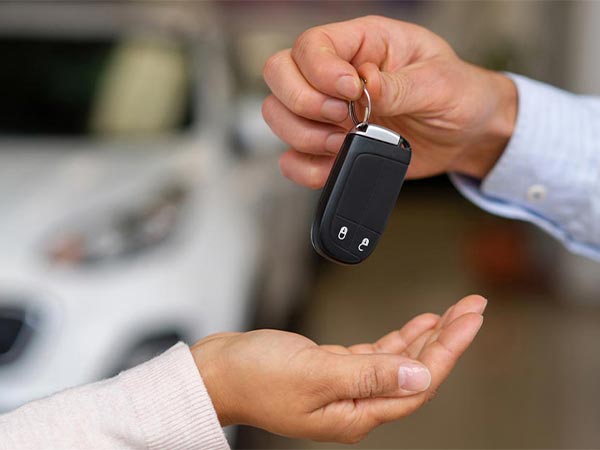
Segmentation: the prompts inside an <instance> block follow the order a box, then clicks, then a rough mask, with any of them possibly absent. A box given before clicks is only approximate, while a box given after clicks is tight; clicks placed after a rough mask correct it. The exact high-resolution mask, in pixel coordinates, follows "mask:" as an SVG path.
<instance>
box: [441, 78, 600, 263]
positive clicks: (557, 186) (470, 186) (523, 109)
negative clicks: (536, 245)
mask: <svg viewBox="0 0 600 450" xmlns="http://www.w3.org/2000/svg"><path fill="white" fill-rule="evenodd" d="M507 76H509V77H510V78H511V79H512V80H513V81H514V82H515V84H516V86H517V90H518V93H519V106H518V113H517V120H516V124H515V130H514V132H513V135H512V137H511V139H510V140H509V143H508V145H507V147H506V148H505V150H504V152H503V154H502V156H501V157H500V159H499V160H498V162H497V163H496V165H495V166H494V168H493V169H492V170H491V171H490V173H489V174H488V176H487V177H486V178H485V179H484V180H483V181H482V182H479V181H477V180H474V179H472V178H469V177H466V176H463V175H460V174H449V175H450V180H451V181H452V183H453V184H454V185H455V187H456V188H457V189H458V190H459V191H460V192H461V193H462V194H463V195H464V196H465V197H467V198H468V199H469V200H471V201H472V202H473V203H475V204H476V205H478V206H479V207H481V208H482V209H485V210H486V211H488V212H491V213H493V214H497V215H501V216H504V217H508V218H512V219H519V220H525V221H528V222H532V223H534V224H535V225H537V226H538V227H540V228H542V229H544V230H545V231H547V232H548V233H550V234H551V235H552V236H554V237H555V238H557V239H559V240H560V241H562V242H563V244H564V245H565V246H566V247H567V248H569V249H570V250H571V251H574V252H576V253H579V254H583V255H585V256H588V257H591V258H594V259H600V245H597V244H596V243H595V241H594V240H593V236H595V235H596V232H595V231H594V230H595V227H596V224H595V223H594V213H593V211H594V207H593V205H591V204H590V203H591V202H592V201H594V200H593V199H592V198H591V197H593V194H591V193H593V192H595V191H596V189H597V187H596V183H597V179H598V173H597V170H598V166H597V164H595V163H594V161H596V160H597V158H598V156H597V152H596V154H594V149H593V148H591V147H590V145H589V143H590V142H595V141H596V139H594V137H593V136H592V133H594V132H595V131H593V130H594V126H593V125H590V119H589V112H588V110H587V109H586V108H584V107H582V99H581V98H579V97H577V96H575V95H573V94H571V93H568V92H565V91H562V90H560V89H557V88H554V87H552V86H549V85H546V84H543V83H540V82H537V81H534V80H530V79H528V78H525V77H522V76H519V75H515V74H507Z"/></svg>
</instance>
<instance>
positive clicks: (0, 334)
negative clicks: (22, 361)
mask: <svg viewBox="0 0 600 450" xmlns="http://www.w3.org/2000/svg"><path fill="white" fill-rule="evenodd" d="M32 332H33V329H32V327H31V325H30V323H29V321H28V312H27V310H25V309H24V308H19V307H0V365H3V364H8V363H11V362H13V361H15V360H16V359H17V358H19V356H21V354H22V353H23V351H24V350H25V348H26V347H27V343H28V342H29V340H30V338H31V336H32Z"/></svg>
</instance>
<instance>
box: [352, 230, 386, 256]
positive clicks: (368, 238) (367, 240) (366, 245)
mask: <svg viewBox="0 0 600 450" xmlns="http://www.w3.org/2000/svg"><path fill="white" fill-rule="evenodd" d="M379 236H380V235H379V234H378V233H375V232H374V231H371V230H369V229H368V228H365V227H361V226H359V227H358V230H357V231H356V232H355V233H354V239H353V240H352V246H351V247H350V251H351V252H352V253H354V254H355V255H358V256H360V258H366V257H367V256H369V255H370V254H371V253H372V252H373V250H374V249H375V246H376V245H377V241H378V240H379Z"/></svg>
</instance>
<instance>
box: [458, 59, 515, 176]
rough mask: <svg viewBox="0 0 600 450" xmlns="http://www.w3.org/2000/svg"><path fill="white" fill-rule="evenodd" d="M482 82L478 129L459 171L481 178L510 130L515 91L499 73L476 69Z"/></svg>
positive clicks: (512, 124) (511, 128)
mask: <svg viewBox="0 0 600 450" xmlns="http://www.w3.org/2000/svg"><path fill="white" fill-rule="evenodd" d="M478 70H480V71H481V72H482V73H481V75H483V77H484V79H485V82H484V83H482V86H483V88H484V89H483V91H482V92H481V93H479V95H480V96H481V98H485V99H487V101H488V106H487V107H486V108H485V110H484V113H483V114H482V117H484V121H483V123H482V124H481V127H480V132H479V133H477V134H476V136H475V137H474V139H473V140H472V142H470V143H469V144H467V147H466V148H465V150H464V153H463V157H462V158H461V164H460V165H461V168H460V172H462V173H464V174H466V175H469V176H473V177H475V178H478V179H484V178H485V177H486V176H487V175H488V173H489V172H490V171H491V170H492V169H493V167H494V166H495V165H496V163H497V162H498V160H499V159H500V157H501V156H502V153H503V152H504V149H505V148H506V146H507V145H508V142H509V140H510V138H511V136H512V134H513V132H514V128H515V122H516V119H517V105H518V93H517V87H516V86H515V84H514V82H513V81H512V80H511V79H510V78H509V77H507V76H506V75H504V74H502V73H499V72H492V71H489V70H484V69H479V68H478Z"/></svg>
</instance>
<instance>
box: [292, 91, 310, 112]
mask: <svg viewBox="0 0 600 450" xmlns="http://www.w3.org/2000/svg"><path fill="white" fill-rule="evenodd" d="M288 105H289V107H290V109H291V110H292V111H293V112H295V113H297V114H299V115H301V116H302V115H305V114H306V112H307V110H308V106H309V105H308V104H307V100H306V95H304V93H303V92H302V91H300V90H293V91H290V92H289V93H288Z"/></svg>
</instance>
